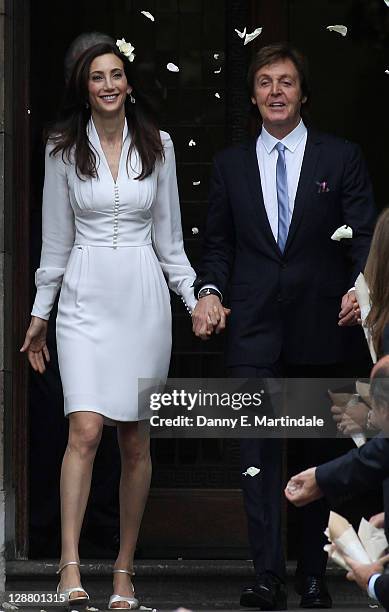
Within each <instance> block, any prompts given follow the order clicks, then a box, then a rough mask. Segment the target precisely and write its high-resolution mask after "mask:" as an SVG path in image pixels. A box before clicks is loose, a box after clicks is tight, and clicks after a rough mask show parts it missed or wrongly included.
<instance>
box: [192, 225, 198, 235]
mask: <svg viewBox="0 0 389 612" xmlns="http://www.w3.org/2000/svg"><path fill="white" fill-rule="evenodd" d="M198 233H199V228H198V227H192V234H193V235H194V236H195V235H196V234H198Z"/></svg>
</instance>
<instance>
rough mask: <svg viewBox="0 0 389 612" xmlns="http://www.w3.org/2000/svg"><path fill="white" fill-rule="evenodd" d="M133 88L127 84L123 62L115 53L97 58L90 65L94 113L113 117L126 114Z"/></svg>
mask: <svg viewBox="0 0 389 612" xmlns="http://www.w3.org/2000/svg"><path fill="white" fill-rule="evenodd" d="M131 91H132V87H131V86H130V85H129V84H128V82H127V77H126V75H125V72H124V67H123V62H122V60H121V59H120V58H119V57H117V56H116V55H115V54H114V53H105V54H104V55H99V56H98V57H95V59H94V60H93V62H92V63H91V65H90V69H89V79H88V92H89V104H90V106H91V109H92V113H94V114H98V115H101V116H103V117H112V116H113V115H115V114H118V113H121V112H124V103H125V100H126V97H127V94H129V93H131Z"/></svg>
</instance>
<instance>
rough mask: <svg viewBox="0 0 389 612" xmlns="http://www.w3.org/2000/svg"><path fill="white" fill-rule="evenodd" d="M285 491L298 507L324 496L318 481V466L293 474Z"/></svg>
mask: <svg viewBox="0 0 389 612" xmlns="http://www.w3.org/2000/svg"><path fill="white" fill-rule="evenodd" d="M284 492H285V496H286V498H287V499H288V500H289V501H290V502H292V504H294V505H295V506H297V507H298V508H299V507H300V506H305V505H306V504H310V503H311V502H313V501H316V500H317V499H320V498H321V497H323V493H322V492H321V490H320V489H319V487H318V484H317V482H316V468H315V467H313V468H309V469H308V470H305V471H304V472H300V474H297V476H293V477H292V478H291V479H290V480H289V482H288V484H287V486H286V488H285V491H284Z"/></svg>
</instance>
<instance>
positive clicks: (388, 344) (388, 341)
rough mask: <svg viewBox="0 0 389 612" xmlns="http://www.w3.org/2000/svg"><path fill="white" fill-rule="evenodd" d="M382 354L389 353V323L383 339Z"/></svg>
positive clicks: (383, 333) (385, 328)
mask: <svg viewBox="0 0 389 612" xmlns="http://www.w3.org/2000/svg"><path fill="white" fill-rule="evenodd" d="M381 348H382V356H384V355H389V323H387V324H386V325H385V327H384V331H383V332H382V339H381Z"/></svg>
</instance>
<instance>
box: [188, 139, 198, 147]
mask: <svg viewBox="0 0 389 612" xmlns="http://www.w3.org/2000/svg"><path fill="white" fill-rule="evenodd" d="M188 144H189V146H190V147H195V146H196V142H195V141H194V140H192V138H191V139H190V141H189V143H188Z"/></svg>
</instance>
